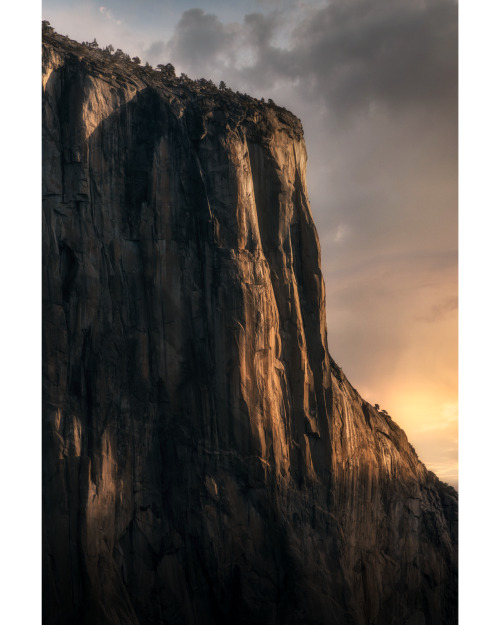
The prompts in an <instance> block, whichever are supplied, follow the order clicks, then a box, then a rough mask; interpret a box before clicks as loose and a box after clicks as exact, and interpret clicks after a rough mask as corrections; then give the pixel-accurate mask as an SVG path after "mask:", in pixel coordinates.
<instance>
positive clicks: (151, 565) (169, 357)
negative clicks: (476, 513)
mask: <svg viewBox="0 0 500 625" xmlns="http://www.w3.org/2000/svg"><path fill="white" fill-rule="evenodd" d="M43 383H44V386H43V573H44V577H43V584H44V590H43V596H44V608H43V610H44V622H45V623H47V624H51V625H52V624H53V625H62V624H66V623H72V624H73V623H74V624H78V623H80V624H82V625H83V624H85V625H88V624H92V625H101V624H102V625H149V624H151V625H152V624H155V625H161V624H164V625H167V624H168V625H173V624H186V625H188V624H189V625H212V624H221V623H231V624H233V623H240V624H247V623H248V624H257V623H258V624H263V625H267V624H269V625H271V624H273V625H275V624H276V623H279V624H281V625H292V624H294V625H295V624H297V625H299V624H304V625H306V624H307V625H313V624H322V625H326V624H331V625H351V624H352V625H391V624H393V625H445V624H446V625H448V624H452V623H456V620H457V606H456V591H457V572H456V564H457V554H456V548H457V496H456V492H455V491H454V490H453V489H452V488H451V487H448V486H446V485H444V484H442V483H441V482H440V481H439V480H438V479H437V478H436V477H435V476H434V475H433V474H432V473H430V472H428V471H427V470H426V468H425V467H424V465H423V464H422V463H421V462H420V461H419V460H418V458H417V456H416V454H415V452H414V450H413V448H412V447H411V445H410V444H409V443H408V441H407V438H406V436H405V434H404V432H403V431H402V430H401V429H400V428H399V427H398V426H397V425H396V424H395V423H394V422H393V421H392V420H391V419H390V417H387V416H385V415H383V414H381V413H379V412H378V411H377V410H375V409H374V408H373V407H372V406H371V405H369V404H368V403H367V402H366V401H364V400H363V399H362V398H361V397H360V396H359V394H358V393H357V392H356V390H355V389H354V388H353V387H352V386H351V385H350V383H349V382H348V380H347V379H346V378H345V376H344V375H343V373H342V371H341V369H340V368H339V367H338V366H337V365H336V364H335V362H334V361H333V360H332V358H331V357H330V355H329V353H328V347H327V338H326V320H325V291H324V283H323V278H322V275H321V270H320V260H319V244H318V237H317V233H316V230H315V227H314V224H313V221H312V218H311V213H310V209H309V203H308V199H307V188H306V149H305V144H304V140H303V136H302V129H301V125H300V122H299V121H298V120H297V119H296V118H295V117H294V116H293V115H291V114H290V113H289V112H287V111H285V110H284V109H281V108H279V107H276V106H274V105H268V104H264V103H262V102H258V101H256V100H253V99H251V98H249V97H248V96H242V95H239V94H238V95H235V94H234V93H232V92H230V91H228V90H217V89H216V88H214V87H213V86H212V85H211V84H210V83H206V82H205V83H200V82H196V83H194V82H192V81H188V80H184V81H181V80H179V79H166V78H163V77H161V76H160V75H158V74H157V73H156V72H153V71H148V70H146V69H144V68H141V67H138V66H137V65H133V64H132V63H127V62H125V61H118V60H115V59H113V57H110V56H106V55H105V54H104V53H103V52H101V51H98V50H94V51H93V50H89V49H88V48H85V47H83V46H79V45H78V44H76V43H75V42H71V41H69V40H67V39H65V38H63V37H60V36H59V35H56V34H50V33H49V34H47V35H46V37H45V38H44V43H43Z"/></svg>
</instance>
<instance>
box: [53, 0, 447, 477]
mask: <svg viewBox="0 0 500 625" xmlns="http://www.w3.org/2000/svg"><path fill="white" fill-rule="evenodd" d="M42 14H43V19H47V20H49V21H50V23H51V24H52V26H54V28H55V29H56V30H57V31H58V32H59V33H61V34H67V35H68V36H69V37H71V38H73V39H76V40H78V41H84V40H85V41H87V40H89V41H92V40H93V39H94V37H95V38H96V39H97V41H98V43H99V44H100V45H101V46H102V47H104V46H106V45H108V44H112V45H113V46H114V47H115V48H121V49H122V50H124V51H125V52H127V53H129V54H130V55H131V56H136V55H137V56H139V57H140V58H141V59H142V61H143V62H145V61H146V60H147V61H149V62H150V63H151V64H152V65H156V64H158V63H167V62H171V63H173V65H174V66H175V68H176V71H177V74H180V73H181V72H185V73H186V74H188V75H189V76H190V77H191V78H199V77H202V76H203V77H205V78H211V79H212V80H213V81H214V82H216V83H218V82H219V81H220V80H224V82H226V84H227V85H228V86H229V87H231V88H233V89H234V90H239V91H241V92H247V93H249V94H251V95H253V96H255V97H257V98H260V97H264V98H272V99H273V100H274V101H275V102H276V103H277V104H279V105H281V106H285V107H286V108H288V109H289V110H291V111H292V112H294V113H295V114H296V115H297V116H298V117H299V118H300V119H301V120H302V123H303V126H304V132H305V140H306V146H307V151H308V174H307V177H308V190H309V199H310V202H311V210H312V214H313V217H314V220H315V223H316V227H317V229H318V234H319V238H320V244H321V250H322V270H323V275H324V278H325V284H326V294H327V295H326V297H327V324H328V343H329V348H330V352H331V354H332V356H333V358H334V359H335V360H336V361H337V363H338V364H340V365H341V366H342V368H343V370H344V372H345V373H346V375H347V376H348V378H349V380H350V381H351V383H352V384H353V385H354V386H355V387H356V388H357V389H358V391H359V392H360V393H361V395H362V396H363V397H364V398H365V399H367V400H368V401H370V402H371V403H372V404H375V403H378V404H380V407H381V408H384V409H386V410H387V411H388V412H389V414H390V415H391V416H392V417H393V419H395V421H396V422H397V423H398V424H399V425H400V426H401V427H402V428H403V429H404V430H405V431H406V433H407V435H408V438H409V440H410V442H411V443H412V444H413V445H414V447H415V448H416V451H417V453H418V455H419V457H420V459H421V460H422V461H423V462H424V463H425V464H426V465H427V467H428V468H429V469H431V470H433V471H434V472H435V473H437V475H438V476H439V477H440V478H441V479H443V480H444V481H446V482H448V483H450V484H452V485H454V486H455V487H456V486H457V484H458V462H457V456H458V397H457V393H458V172H457V169H458V161H457V159H458V156H457V134H458V131H457V127H458V126H457V125H458V110H457V109H458V106H457V89H458V74H457V71H458V54H457V52H458V48H457V39H458V7H457V2H456V1H455V0H404V1H403V0H376V1H374V0H274V1H257V0H243V1H241V2H235V1H234V0H233V1H230V0H217V1H215V0H192V1H185V2H180V1H168V0H142V1H138V0H120V1H117V0H106V1H104V0H102V1H101V2H94V1H86V0H65V1H64V2H62V1H61V0H44V2H43V3H42Z"/></svg>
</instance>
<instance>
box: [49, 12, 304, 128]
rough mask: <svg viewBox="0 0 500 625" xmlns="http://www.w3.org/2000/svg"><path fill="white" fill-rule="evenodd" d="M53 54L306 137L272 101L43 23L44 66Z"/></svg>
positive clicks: (99, 73)
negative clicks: (271, 120)
mask: <svg viewBox="0 0 500 625" xmlns="http://www.w3.org/2000/svg"><path fill="white" fill-rule="evenodd" d="M51 50H52V51H53V52H54V53H56V54H60V55H61V56H64V57H65V58H66V59H67V61H69V62H70V63H71V62H74V63H78V64H82V65H83V66H85V68H86V70H87V71H88V72H89V74H90V75H93V76H96V77H99V78H101V79H104V80H114V81H118V82H120V81H126V82H131V83H134V84H136V85H137V83H139V84H140V83H142V84H143V86H144V87H149V88H153V89H155V90H156V91H158V92H159V93H161V94H163V95H167V96H169V95H170V96H174V97H177V98H179V99H180V100H182V101H185V102H186V101H191V102H193V101H194V102H195V103H196V104H197V105H198V106H199V107H200V108H201V109H202V110H206V111H209V110H211V111H213V110H222V111H223V112H224V113H226V115H227V116H228V117H230V118H233V119H234V120H235V121H236V122H237V123H241V122H242V121H253V122H255V120H256V115H257V116H258V117H262V118H269V117H271V118H276V119H277V121H278V122H279V123H280V124H281V125H282V126H283V128H284V129H285V130H286V131H288V133H289V134H290V136H292V137H293V138H295V139H298V140H300V139H302V138H303V136H304V132H303V128H302V123H301V121H300V119H299V118H298V117H296V116H295V115H294V114H293V113H291V112H290V111H288V110H287V109H286V108H284V107H282V106H278V105H277V104H275V102H273V100H271V99H269V100H267V102H266V101H265V100H264V98H261V99H260V100H258V99H257V98H254V97H252V96H250V95H248V94H247V93H240V92H239V91H236V92H235V91H233V90H232V89H230V88H229V87H227V86H226V85H225V83H224V82H221V83H220V84H219V86H218V87H217V86H216V85H215V83H214V82H213V81H212V80H207V79H205V78H199V79H196V80H193V79H191V78H189V76H187V75H186V74H181V75H180V76H176V75H175V69H174V67H173V65H172V64H171V63H167V64H166V65H158V66H157V67H156V68H153V67H152V66H151V65H150V64H149V63H147V62H146V63H145V64H144V65H142V64H141V60H140V59H139V58H138V57H134V58H131V57H130V56H129V55H128V54H126V53H124V52H123V51H122V50H120V49H117V50H116V51H115V50H114V48H113V46H111V45H108V46H106V47H105V48H104V49H102V48H100V47H99V44H98V43H97V42H96V40H95V39H94V41H93V42H92V43H89V42H82V43H78V42H77V41H74V40H72V39H70V38H69V37H68V36H66V35H60V34H59V33H57V32H56V31H55V30H54V29H53V28H52V26H50V24H49V22H47V21H44V22H42V63H43V65H46V64H47V63H48V62H49V58H50V52H51Z"/></svg>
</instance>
